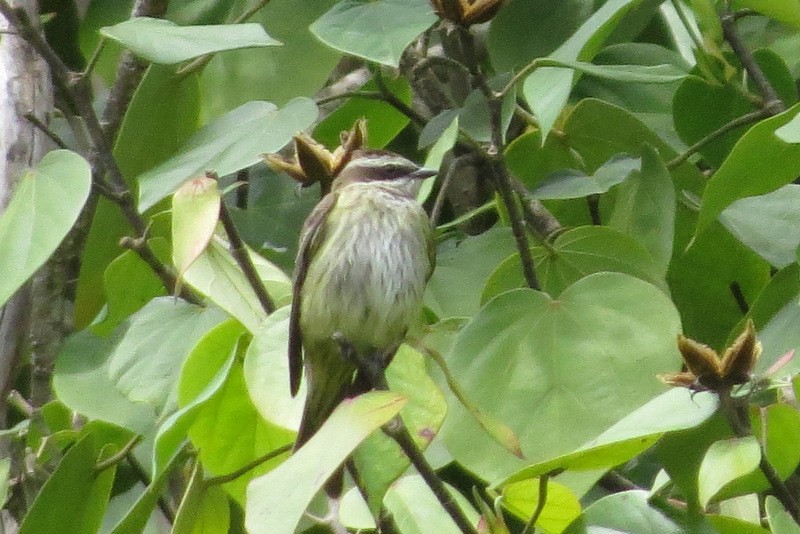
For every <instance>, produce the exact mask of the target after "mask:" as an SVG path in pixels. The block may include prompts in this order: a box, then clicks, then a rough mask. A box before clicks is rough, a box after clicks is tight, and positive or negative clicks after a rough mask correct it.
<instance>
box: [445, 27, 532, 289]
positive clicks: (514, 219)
mask: <svg viewBox="0 0 800 534" xmlns="http://www.w3.org/2000/svg"><path fill="white" fill-rule="evenodd" d="M457 31H458V32H459V35H460V38H461V41H462V49H463V50H464V53H465V56H466V58H467V61H468V62H469V64H468V65H467V67H468V68H469V71H470V73H471V74H472V77H473V79H474V81H475V83H477V84H478V86H479V87H480V89H481V92H482V93H483V96H484V98H485V99H486V105H487V106H488V108H489V120H490V125H491V129H492V141H491V145H490V146H489V149H488V150H486V152H485V156H486V157H487V159H488V160H489V162H490V166H491V169H492V176H493V177H494V182H495V187H496V189H497V192H498V193H499V195H500V199H501V200H502V201H503V204H504V205H505V207H506V210H507V211H508V218H509V220H510V222H511V231H512V232H513V234H514V240H515V241H516V244H517V250H518V251H519V257H520V261H521V262H522V273H523V274H524V275H525V282H526V283H527V284H528V287H530V288H531V289H539V287H540V286H539V280H538V279H537V277H536V269H535V268H534V262H533V255H532V254H531V247H530V243H529V242H528V235H527V233H526V231H525V224H524V222H523V220H522V215H521V214H520V207H519V204H518V203H517V199H516V198H515V197H514V193H513V191H512V187H511V177H510V175H509V173H508V168H507V167H506V164H505V160H504V158H503V148H504V143H503V125H502V117H501V107H502V103H503V97H502V95H503V92H501V93H500V94H495V93H493V92H492V90H491V88H490V87H489V85H488V84H487V82H486V78H485V77H484V75H483V73H482V72H481V70H480V67H479V65H478V61H477V58H476V55H475V42H474V41H473V38H472V35H471V34H470V33H469V30H468V29H466V28H458V29H457Z"/></svg>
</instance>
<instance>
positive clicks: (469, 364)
mask: <svg viewBox="0 0 800 534" xmlns="http://www.w3.org/2000/svg"><path fill="white" fill-rule="evenodd" d="M678 331H680V321H679V318H678V314H677V311H676V310H675V308H674V307H673V305H672V303H671V302H670V300H669V299H668V298H667V297H666V296H665V295H664V294H663V293H662V292H661V291H660V290H659V289H657V288H656V287H654V286H652V285H650V284H648V283H646V282H642V281H641V280H638V279H636V278H633V277H630V276H628V275H624V274H620V273H595V274H592V275H589V276H587V277H585V278H582V279H581V280H579V281H578V282H576V283H575V284H573V285H572V286H570V287H569V288H567V289H566V290H565V291H564V292H563V293H562V294H561V296H560V297H559V299H558V300H552V299H551V298H550V297H548V296H547V295H546V294H544V293H541V292H538V291H532V290H528V289H518V290H514V291H509V292H507V293H503V294H501V295H499V296H498V297H496V298H494V299H492V300H491V301H489V302H488V303H487V304H486V305H485V306H484V307H483V309H482V310H481V311H480V312H479V313H478V315H477V316H476V317H475V318H474V319H473V320H472V321H471V322H470V323H469V324H468V325H467V326H466V327H465V328H464V329H463V330H462V331H461V333H460V334H459V336H458V338H457V340H456V343H455V344H454V345H453V347H452V349H451V351H450V353H449V354H448V356H447V360H448V363H449V365H450V368H451V370H452V372H453V374H454V375H455V376H458V377H459V381H460V385H461V386H462V388H463V389H464V390H465V391H469V392H470V395H471V396H472V400H473V402H474V403H475V404H476V405H477V406H479V407H480V408H481V409H484V410H486V411H487V412H488V413H489V414H490V415H491V416H493V417H495V418H497V419H499V420H500V421H502V422H504V423H506V424H507V425H508V426H510V427H511V429H512V430H513V431H514V432H516V434H517V436H518V437H519V441H520V444H521V446H522V452H523V454H524V455H525V458H526V459H527V462H526V463H530V462H536V461H542V460H545V459H549V458H553V457H555V456H557V455H559V454H565V453H568V452H571V451H573V450H574V449H575V448H576V447H578V446H580V445H582V444H583V443H585V442H586V441H588V440H590V439H593V438H595V437H597V436H598V435H600V434H601V433H602V432H603V431H604V430H606V429H607V428H608V427H610V426H611V425H612V424H614V423H615V422H617V421H619V420H620V419H622V418H623V417H625V416H626V415H627V414H628V413H630V412H631V411H632V410H634V409H635V408H638V407H639V406H641V405H643V404H645V403H646V402H647V401H649V400H650V399H652V398H653V397H654V396H655V395H656V394H658V393H659V392H660V391H661V390H662V386H661V385H660V384H659V383H658V380H656V378H655V375H656V374H657V373H659V372H663V371H664V370H665V369H671V368H675V367H677V365H678V361H679V356H678V353H677V346H676V344H675V335H676V333H677V332H678ZM475 354H480V355H481V357H480V358H475ZM647 377H652V378H651V379H649V380H648V379H647ZM487 383H488V384H493V387H491V388H486V387H485V386H484V385H485V384H487ZM620 391H625V395H622V396H620V395H619V394H618V393H619V392H620ZM448 404H449V414H450V415H449V417H447V419H446V420H445V424H444V426H443V428H442V434H443V436H444V438H445V443H446V445H447V447H448V449H449V450H450V452H451V453H452V454H453V456H454V457H455V459H456V460H457V461H459V462H460V463H461V464H462V465H464V466H465V467H466V468H467V469H469V470H471V471H472V472H474V473H476V474H477V475H478V476H481V477H482V478H485V479H498V478H500V479H502V478H505V477H507V476H509V475H510V474H511V473H513V472H515V471H517V470H518V469H520V468H522V467H523V466H524V465H525V464H523V463H522V462H521V461H520V460H519V459H517V458H515V457H514V456H512V455H511V454H510V453H508V452H506V451H505V450H504V449H502V448H501V447H500V446H499V445H497V444H496V443H494V441H492V440H491V439H490V438H488V437H486V436H485V435H484V433H483V432H482V431H481V430H480V429H479V427H478V426H477V423H476V422H474V420H473V418H472V416H471V415H469V414H468V412H466V411H465V410H464V409H463V408H462V407H461V406H460V405H458V403H456V402H455V401H450V402H448ZM563 414H570V415H569V418H567V419H565V418H564V416H563Z"/></svg>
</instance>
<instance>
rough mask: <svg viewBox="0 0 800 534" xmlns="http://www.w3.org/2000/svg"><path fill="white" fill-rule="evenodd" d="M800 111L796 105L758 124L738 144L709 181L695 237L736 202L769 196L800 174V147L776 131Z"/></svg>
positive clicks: (799, 106)
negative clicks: (776, 133)
mask: <svg viewBox="0 0 800 534" xmlns="http://www.w3.org/2000/svg"><path fill="white" fill-rule="evenodd" d="M798 111H800V105H795V106H794V107H792V108H791V109H789V110H787V111H786V112H784V113H781V114H780V115H776V116H775V117H771V118H769V119H766V120H763V121H761V122H759V123H758V124H756V125H755V126H753V127H752V128H750V130H748V131H747V133H746V134H744V136H742V138H741V139H740V140H739V142H738V143H736V146H734V147H733V150H732V151H731V153H730V155H728V157H727V158H726V159H725V162H724V163H723V164H722V167H720V169H719V170H718V171H717V172H716V173H715V174H714V176H713V177H712V178H711V179H710V180H709V181H708V185H707V186H706V190H705V192H704V193H703V204H702V206H701V208H700V215H699V216H698V219H697V230H696V232H695V235H699V234H700V232H702V231H703V230H705V229H706V228H708V226H709V225H710V224H711V223H712V222H714V220H715V219H716V218H717V217H718V216H719V214H720V213H722V210H724V209H725V208H726V207H728V206H729V205H730V204H731V203H732V202H733V201H735V200H738V199H740V198H745V197H750V196H755V195H763V194H764V193H769V192H771V191H774V190H775V189H778V188H779V187H781V186H783V185H786V184H788V183H790V182H791V181H792V180H794V179H795V178H797V176H798V175H800V144H789V143H786V142H784V141H782V140H781V139H779V138H778V137H777V136H776V135H775V130H777V129H778V128H780V127H781V126H783V125H784V124H786V123H788V122H789V121H790V120H791V119H792V118H794V116H795V115H797V112H798ZM754 173H755V174H754ZM756 178H757V179H756Z"/></svg>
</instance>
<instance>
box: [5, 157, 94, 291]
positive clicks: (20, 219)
mask: <svg viewBox="0 0 800 534" xmlns="http://www.w3.org/2000/svg"><path fill="white" fill-rule="evenodd" d="M13 178H14V177H9V179H12V180H13ZM91 185H92V173H91V169H90V168H89V164H88V163H87V162H86V160H84V159H83V158H82V157H80V156H79V155H78V154H76V153H74V152H70V151H69V150H54V151H52V152H49V153H48V154H46V155H45V156H44V157H43V158H42V160H41V161H40V162H39V163H38V164H37V165H36V166H35V167H32V168H30V169H28V170H26V171H25V172H24V173H23V175H22V176H21V177H20V178H19V182H18V183H17V186H16V190H15V191H14V195H13V196H12V197H11V201H10V202H9V203H8V206H7V207H6V209H5V211H4V212H3V214H2V216H0V243H2V244H3V249H2V252H0V273H2V276H0V304H2V303H4V302H5V301H7V300H8V299H9V297H11V295H13V294H14V292H15V291H16V290H17V289H19V287H20V286H21V285H22V284H24V283H25V281H26V280H27V279H28V278H30V276H31V275H32V274H33V273H34V272H36V269H38V268H39V267H41V266H42V264H43V263H44V262H45V261H47V259H48V258H49V257H50V255H51V254H52V253H53V252H54V251H55V250H56V248H57V247H58V245H59V243H61V241H62V240H63V239H64V237H65V236H66V235H67V232H69V230H70V229H71V228H72V225H73V224H75V221H76V220H77V219H78V215H80V212H81V210H82V209H83V205H84V203H85V202H86V199H87V198H88V197H89V189H90V188H91Z"/></svg>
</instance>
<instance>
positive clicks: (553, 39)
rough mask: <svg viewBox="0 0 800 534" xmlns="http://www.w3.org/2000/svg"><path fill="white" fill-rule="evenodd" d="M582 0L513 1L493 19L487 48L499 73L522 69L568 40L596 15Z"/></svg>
mask: <svg viewBox="0 0 800 534" xmlns="http://www.w3.org/2000/svg"><path fill="white" fill-rule="evenodd" d="M592 8H593V5H592V4H591V3H588V2H583V1H582V0H562V1H560V2H550V1H548V0H534V1H531V0H512V1H510V2H506V4H505V5H504V6H503V9H501V10H500V12H499V13H497V15H496V16H495V17H494V19H492V24H491V25H490V26H489V38H488V40H487V49H488V52H489V57H490V58H491V61H492V65H494V67H495V68H496V69H497V71H498V72H507V71H511V70H515V69H518V68H520V67H522V66H524V65H525V64H526V63H529V62H531V61H532V60H534V59H536V58H537V57H544V56H547V55H548V54H550V53H551V52H553V51H554V50H555V49H556V48H558V47H559V46H560V45H561V43H563V42H564V41H566V40H567V39H568V38H569V37H570V35H572V34H573V33H574V32H575V31H576V30H577V29H578V28H579V27H580V25H581V23H582V22H584V21H585V20H586V19H587V18H588V17H589V15H591V14H592Z"/></svg>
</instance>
